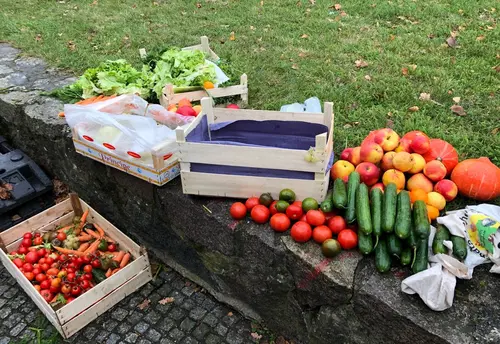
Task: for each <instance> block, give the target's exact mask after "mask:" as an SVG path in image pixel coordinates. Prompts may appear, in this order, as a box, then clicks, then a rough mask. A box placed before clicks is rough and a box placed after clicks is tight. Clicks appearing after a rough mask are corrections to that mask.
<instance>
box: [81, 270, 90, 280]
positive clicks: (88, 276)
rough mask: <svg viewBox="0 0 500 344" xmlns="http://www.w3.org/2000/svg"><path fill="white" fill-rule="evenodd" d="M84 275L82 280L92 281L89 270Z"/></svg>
mask: <svg viewBox="0 0 500 344" xmlns="http://www.w3.org/2000/svg"><path fill="white" fill-rule="evenodd" d="M82 277H83V278H82V280H87V281H92V274H91V273H89V272H86V273H84V274H83V276H82Z"/></svg>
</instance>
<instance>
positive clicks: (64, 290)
mask: <svg viewBox="0 0 500 344" xmlns="http://www.w3.org/2000/svg"><path fill="white" fill-rule="evenodd" d="M61 293H63V294H69V293H71V286H70V285H69V284H63V286H62V287H61Z"/></svg>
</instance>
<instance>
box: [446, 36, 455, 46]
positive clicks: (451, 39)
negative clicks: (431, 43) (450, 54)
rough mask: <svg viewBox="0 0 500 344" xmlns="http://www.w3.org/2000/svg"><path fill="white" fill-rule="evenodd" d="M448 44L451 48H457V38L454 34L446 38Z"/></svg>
mask: <svg viewBox="0 0 500 344" xmlns="http://www.w3.org/2000/svg"><path fill="white" fill-rule="evenodd" d="M446 44H448V46H449V47H450V48H455V47H456V46H457V39H456V38H455V37H453V36H450V37H448V38H447V39H446Z"/></svg>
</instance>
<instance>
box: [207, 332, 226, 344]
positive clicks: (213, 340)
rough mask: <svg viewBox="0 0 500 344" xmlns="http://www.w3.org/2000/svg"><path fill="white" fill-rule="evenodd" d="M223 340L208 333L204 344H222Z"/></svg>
mask: <svg viewBox="0 0 500 344" xmlns="http://www.w3.org/2000/svg"><path fill="white" fill-rule="evenodd" d="M223 341H224V340H223V339H222V338H221V337H219V336H216V335H215V334H212V333H210V334H209V335H208V336H207V338H206V339H205V342H204V343H205V344H219V343H222V342H223Z"/></svg>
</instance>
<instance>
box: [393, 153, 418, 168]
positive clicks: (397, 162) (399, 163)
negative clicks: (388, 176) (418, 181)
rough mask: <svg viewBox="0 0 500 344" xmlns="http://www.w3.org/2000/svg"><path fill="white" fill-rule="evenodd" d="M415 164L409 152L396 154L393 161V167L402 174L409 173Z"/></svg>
mask: <svg viewBox="0 0 500 344" xmlns="http://www.w3.org/2000/svg"><path fill="white" fill-rule="evenodd" d="M414 163H415V162H414V161H413V158H412V156H411V154H410V153H408V152H399V153H396V155H395V156H394V158H393V159H392V165H393V166H394V168H395V169H397V170H399V171H401V172H407V171H409V170H411V168H412V167H413V165H414Z"/></svg>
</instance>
